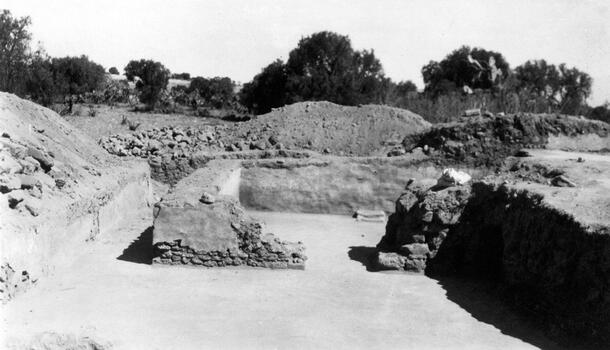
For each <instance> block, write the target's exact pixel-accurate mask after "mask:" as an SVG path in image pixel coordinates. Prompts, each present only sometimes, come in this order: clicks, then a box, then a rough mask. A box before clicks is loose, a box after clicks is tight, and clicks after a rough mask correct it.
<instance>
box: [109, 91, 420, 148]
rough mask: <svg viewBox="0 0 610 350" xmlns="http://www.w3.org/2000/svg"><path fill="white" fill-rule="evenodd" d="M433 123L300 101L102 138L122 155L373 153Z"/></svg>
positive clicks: (404, 114)
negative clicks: (214, 121)
mask: <svg viewBox="0 0 610 350" xmlns="http://www.w3.org/2000/svg"><path fill="white" fill-rule="evenodd" d="M429 128H430V123H428V122H427V121H425V120H424V119H423V118H422V117H420V116H419V115H417V114H415V113H412V112H410V111H408V110H404V109H399V108H393V107H387V106H380V105H364V106H360V107H349V106H341V105H336V104H334V103H330V102H301V103H295V104H292V105H290V106H286V107H281V108H278V109H275V110H274V111H272V112H270V113H267V114H265V115H261V116H258V117H257V118H256V119H254V120H251V121H248V122H243V123H236V124H233V125H229V126H227V125H215V126H205V127H200V128H193V127H188V128H180V127H171V126H169V127H168V126H166V127H161V128H152V129H149V130H143V131H136V132H132V133H130V134H122V135H120V134H115V135H111V136H108V137H103V138H102V139H101V140H100V144H101V145H102V146H103V147H104V148H105V149H106V150H107V151H108V152H110V153H111V154H114V155H118V156H139V157H148V156H150V155H161V154H170V155H171V156H172V158H173V159H176V158H188V157H189V156H190V155H191V154H192V153H193V152H197V151H208V152H219V151H227V152H240V151H248V150H269V149H306V150H312V151H317V152H320V153H329V154H334V155H342V156H372V155H385V154H386V153H387V152H388V150H390V149H392V148H393V147H395V146H396V145H398V144H400V141H401V140H402V138H403V137H404V136H405V135H412V134H416V133H422V132H424V131H426V130H428V129H429Z"/></svg>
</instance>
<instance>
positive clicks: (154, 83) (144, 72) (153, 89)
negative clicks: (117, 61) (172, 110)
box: [125, 59, 170, 108]
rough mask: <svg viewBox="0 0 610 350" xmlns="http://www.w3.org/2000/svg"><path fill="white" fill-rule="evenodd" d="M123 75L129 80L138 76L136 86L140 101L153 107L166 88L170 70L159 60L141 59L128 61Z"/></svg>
mask: <svg viewBox="0 0 610 350" xmlns="http://www.w3.org/2000/svg"><path fill="white" fill-rule="evenodd" d="M125 75H126V76H127V80H129V81H134V80H135V79H136V77H138V78H139V80H137V81H136V88H137V89H138V91H139V92H140V101H141V102H142V103H145V104H147V105H148V106H149V107H150V108H154V107H155V105H156V103H157V102H158V101H159V98H160V97H161V93H162V92H163V91H165V89H166V88H167V83H168V81H169V76H170V72H169V70H168V69H167V68H165V66H163V64H161V63H160V62H155V61H153V60H145V59H141V60H139V61H135V60H134V61H130V62H129V63H128V64H127V66H126V67H125Z"/></svg>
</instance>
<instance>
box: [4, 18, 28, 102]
mask: <svg viewBox="0 0 610 350" xmlns="http://www.w3.org/2000/svg"><path fill="white" fill-rule="evenodd" d="M30 24H31V20H30V17H27V16H26V17H21V18H13V16H12V15H11V12H10V11H9V10H3V11H2V14H0V90H2V91H8V92H13V93H17V92H19V90H20V85H21V84H22V82H23V79H24V78H25V75H26V64H27V59H28V50H29V46H30V40H31V34H30V33H29V31H28V26H29V25H30Z"/></svg>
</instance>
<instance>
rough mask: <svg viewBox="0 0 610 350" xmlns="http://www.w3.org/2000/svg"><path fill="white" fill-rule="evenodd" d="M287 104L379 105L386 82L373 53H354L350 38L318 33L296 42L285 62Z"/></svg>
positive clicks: (331, 33)
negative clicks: (312, 101) (319, 102)
mask: <svg viewBox="0 0 610 350" xmlns="http://www.w3.org/2000/svg"><path fill="white" fill-rule="evenodd" d="M286 74H287V77H288V79H287V93H288V96H289V101H290V102H297V101H305V100H328V101H331V102H335V103H339V104H344V105H355V104H359V103H369V102H381V101H380V99H381V98H382V96H384V95H385V93H384V91H382V90H383V89H384V88H386V87H387V81H386V79H385V77H384V73H383V68H382V66H381V63H380V62H379V60H378V59H377V58H376V57H375V53H374V52H373V51H372V50H371V51H366V50H365V51H362V52H359V51H354V50H353V49H352V44H351V41H350V39H349V37H347V36H344V35H339V34H337V33H333V32H326V31H324V32H319V33H315V34H313V35H311V36H309V37H306V38H303V39H301V40H300V41H299V43H298V45H297V47H296V48H295V49H294V50H292V51H291V52H290V54H289V58H288V62H286Z"/></svg>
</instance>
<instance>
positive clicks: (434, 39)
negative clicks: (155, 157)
mask: <svg viewBox="0 0 610 350" xmlns="http://www.w3.org/2000/svg"><path fill="white" fill-rule="evenodd" d="M0 8H8V9H9V10H11V12H12V13H13V15H14V16H30V17H31V19H32V26H31V32H32V34H33V39H34V41H35V42H38V41H40V42H41V43H42V46H43V47H44V48H45V49H46V50H47V52H48V53H49V54H50V55H52V56H66V55H72V56H73V55H81V54H86V55H87V56H89V58H91V59H92V60H94V61H96V62H98V63H100V64H102V65H103V66H104V67H106V68H109V67H112V66H116V67H117V68H118V69H119V70H120V71H122V69H123V68H124V67H125V65H126V64H127V63H128V62H129V61H130V60H132V59H140V58H148V59H154V60H157V61H160V62H162V63H163V64H164V65H165V66H166V67H167V68H169V69H170V70H171V71H172V72H175V73H180V72H188V73H191V75H192V76H198V75H200V76H204V77H213V76H228V77H230V78H231V79H233V80H235V81H238V82H242V83H244V82H248V81H250V80H251V79H252V77H253V76H254V75H256V74H257V73H259V72H260V71H261V69H262V68H263V67H264V66H266V65H267V64H269V63H271V62H272V61H274V60H275V59H277V58H281V59H283V60H286V58H287V57H288V53H289V52H290V50H292V49H293V48H295V47H296V45H297V43H298V41H299V40H300V39H301V38H302V37H305V36H308V35H311V34H313V33H315V32H318V31H322V30H330V31H334V32H337V33H339V34H343V35H348V36H349V37H350V39H351V41H352V46H353V47H354V49H356V50H362V49H367V50H368V49H374V51H375V55H376V56H377V57H378V58H379V60H380V61H381V63H382V65H383V67H384V71H385V73H386V76H388V77H390V78H392V79H393V80H395V81H401V80H411V81H413V82H414V83H415V84H416V85H417V86H418V87H419V88H420V89H421V88H423V80H422V77H421V67H422V66H423V65H425V64H426V63H428V62H429V61H430V60H435V61H440V60H442V59H443V58H444V57H445V56H446V55H447V54H448V53H450V52H451V51H453V50H455V49H457V48H459V47H460V46H462V45H469V46H477V47H482V48H484V49H487V50H493V51H497V52H500V53H502V54H503V55H504V57H505V58H506V60H507V61H508V62H509V64H510V65H511V67H516V66H518V65H520V64H522V63H524V62H525V61H527V60H529V59H540V58H544V59H546V60H547V62H550V63H554V64H559V63H566V64H567V65H568V66H575V67H577V68H578V69H580V70H582V71H585V72H587V73H589V74H590V75H591V76H592V77H593V93H592V96H591V97H590V98H589V100H588V102H589V103H590V104H592V105H598V104H601V103H604V102H605V101H610V20H609V18H610V1H608V0H579V1H573V0H538V1H531V0H512V1H496V0H481V1H479V0H469V1H458V0H427V1H418V0H414V1H408V0H403V1H394V0H383V1H381V0H377V1H373V0H371V1H361V0H344V1H339V0H323V1H319V0H301V1H292V0H243V1H238V0H209V1H203V0H200V1H194V0H116V1H115V0H108V1H103V0H96V1H93V0H87V1H85V0H53V1H50V0H2V1H1V2H0Z"/></svg>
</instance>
